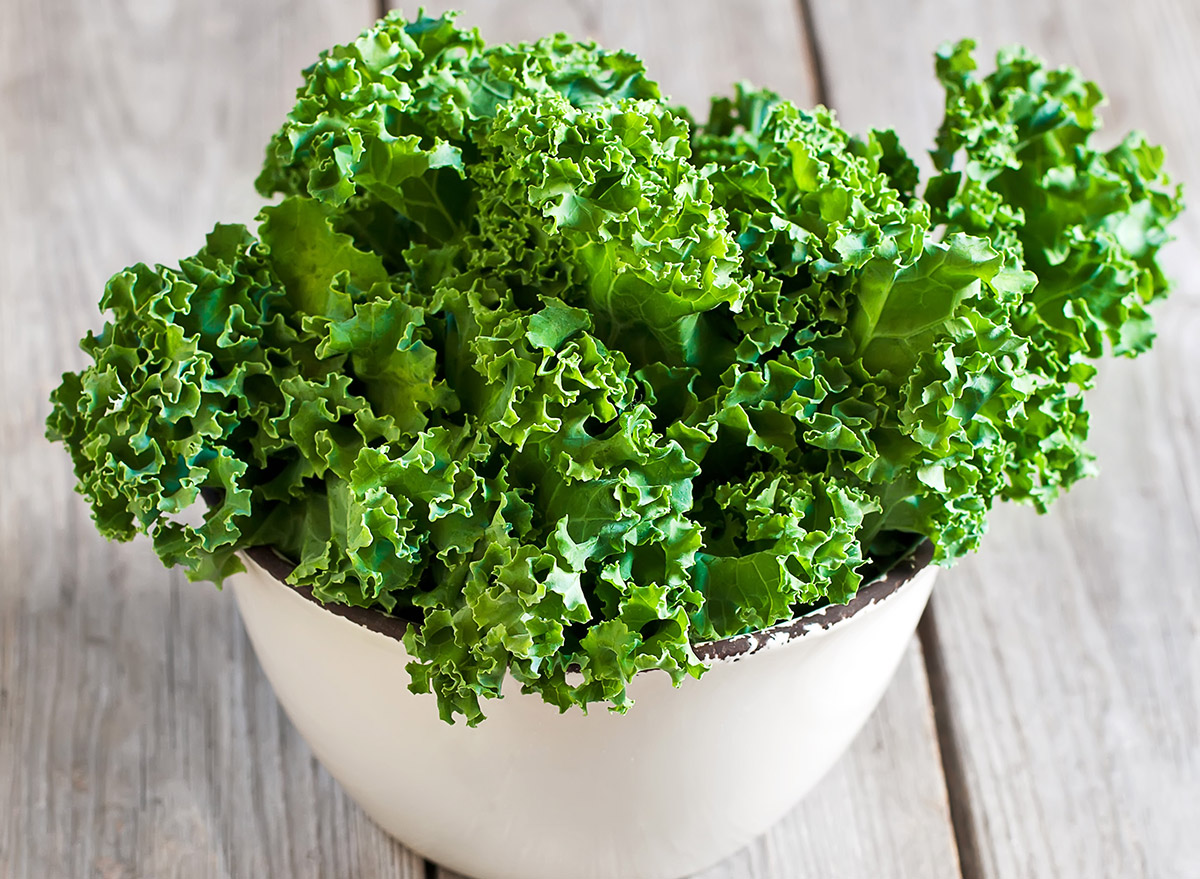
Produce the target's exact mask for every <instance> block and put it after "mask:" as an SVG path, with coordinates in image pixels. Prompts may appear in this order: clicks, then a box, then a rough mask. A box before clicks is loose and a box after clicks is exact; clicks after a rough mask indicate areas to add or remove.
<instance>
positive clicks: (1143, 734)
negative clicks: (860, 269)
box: [814, 0, 1200, 879]
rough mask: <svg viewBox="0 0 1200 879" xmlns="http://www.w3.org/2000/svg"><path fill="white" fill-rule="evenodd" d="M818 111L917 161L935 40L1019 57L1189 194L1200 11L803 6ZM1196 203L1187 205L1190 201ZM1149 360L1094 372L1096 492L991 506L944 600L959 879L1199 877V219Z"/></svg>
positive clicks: (1194, 171) (862, 1)
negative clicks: (1098, 106)
mask: <svg viewBox="0 0 1200 879" xmlns="http://www.w3.org/2000/svg"><path fill="white" fill-rule="evenodd" d="M814 6H815V14H814V20H815V26H816V31H817V34H818V36H819V39H820V44H821V45H823V46H826V47H832V46H837V47H838V49H837V51H836V52H835V51H832V50H828V51H826V52H825V53H824V54H825V59H826V71H825V72H826V76H827V80H828V83H829V88H830V91H831V102H832V103H833V104H834V105H835V106H836V107H837V108H838V109H839V111H840V112H841V114H842V118H843V119H844V120H845V121H846V122H847V123H848V124H849V125H851V126H852V127H856V128H862V127H865V126H866V125H868V124H875V125H894V126H895V127H896V128H897V129H898V130H899V131H900V133H901V134H902V136H903V138H904V140H905V142H907V143H911V144H914V145H924V144H929V143H930V142H931V140H932V134H933V131H934V128H935V126H936V124H937V121H938V120H939V119H940V90H939V88H938V87H937V86H936V84H935V83H934V80H933V77H932V72H931V71H932V59H931V52H932V50H933V48H934V46H935V45H936V43H937V42H938V41H940V40H943V39H953V38H957V37H960V36H963V35H976V36H977V37H978V38H979V39H980V42H981V45H982V47H983V49H985V50H986V51H987V52H988V53H989V54H990V52H991V50H992V49H994V48H995V47H996V46H998V45H1002V44H1007V43H1012V42H1021V43H1025V44H1026V45H1029V46H1030V47H1031V48H1032V49H1034V50H1035V51H1038V52H1040V53H1042V54H1044V55H1045V56H1046V57H1048V58H1049V59H1050V60H1051V61H1052V62H1054V63H1069V64H1075V65H1077V66H1080V67H1082V68H1083V69H1084V71H1085V72H1086V73H1088V74H1089V75H1090V76H1091V77H1092V78H1094V79H1096V80H1097V81H1098V82H1099V83H1100V85H1101V87H1102V88H1103V89H1104V90H1105V91H1106V92H1107V93H1108V94H1109V96H1110V99H1111V106H1110V107H1108V108H1107V110H1106V114H1105V118H1106V121H1107V129H1108V131H1107V137H1108V139H1109V140H1113V139H1115V138H1116V137H1118V136H1119V134H1120V133H1123V132H1124V131H1125V130H1127V129H1128V128H1134V127H1135V128H1140V129H1143V130H1146V131H1148V132H1149V133H1150V135H1151V138H1152V140H1156V141H1161V142H1163V143H1165V144H1166V145H1167V148H1168V160H1169V161H1168V164H1169V166H1170V167H1171V168H1172V169H1173V171H1174V172H1175V174H1176V175H1177V176H1178V177H1179V178H1181V179H1183V180H1184V181H1186V182H1187V183H1189V184H1192V186H1193V187H1194V186H1195V184H1197V183H1200V154H1198V153H1197V151H1196V149H1195V144H1196V143H1197V138H1198V137H1200V117H1197V114H1196V113H1195V112H1193V109H1192V108H1194V107H1195V103H1196V95H1197V94H1200V62H1198V61H1197V57H1198V56H1197V52H1196V49H1197V47H1200V7H1198V6H1197V5H1196V4H1195V3H1192V2H1189V0H1152V2H1146V3H1138V4H1127V3H1120V2H1112V0H1109V2H1102V3H1095V2H1086V0H1068V2H1062V3H1056V4H1045V3H1037V2H1032V0H1023V2H1010V3H1005V4H986V5H985V4H961V3H956V4H950V3H936V4H931V3H922V2H916V0H912V2H903V3H897V4H893V5H892V6H890V7H889V12H888V15H887V16H886V17H885V16H882V15H879V14H878V7H877V5H876V4H873V3H869V2H866V0H854V2H843V0H838V2H834V0H816V2H814ZM1193 191H1194V190H1193ZM1178 231H1179V237H1180V239H1181V241H1180V242H1179V243H1178V244H1176V245H1174V246H1173V248H1172V249H1171V251H1170V252H1169V255H1168V257H1167V262H1168V265H1169V267H1170V270H1171V271H1172V272H1173V274H1174V275H1175V277H1176V278H1177V279H1178V281H1179V286H1178V289H1177V290H1176V292H1175V294H1174V297H1173V299H1172V300H1171V301H1170V302H1168V303H1166V304H1165V305H1164V306H1163V307H1161V308H1160V309H1159V310H1158V315H1159V329H1160V337H1159V340H1158V343H1157V347H1156V350H1155V351H1154V352H1153V353H1151V354H1150V355H1148V356H1146V357H1145V358H1143V359H1141V360H1139V361H1137V362H1133V363H1131V362H1126V361H1122V362H1119V363H1117V362H1111V361H1110V362H1106V363H1104V364H1103V365H1102V369H1103V373H1102V376H1101V380H1100V384H1099V387H1098V388H1097V389H1096V391H1095V392H1094V393H1093V395H1092V397H1091V406H1092V409H1093V411H1094V418H1093V422H1092V424H1093V428H1092V447H1093V449H1094V450H1095V451H1096V452H1097V454H1098V455H1099V460H1100V466H1101V476H1100V478H1099V479H1097V480H1093V481H1091V482H1090V483H1087V484H1085V485H1081V486H1079V487H1078V488H1077V489H1076V490H1075V491H1074V492H1073V493H1072V494H1071V496H1070V497H1068V498H1067V499H1065V500H1063V501H1062V502H1060V503H1059V504H1058V505H1057V506H1056V507H1055V509H1053V510H1052V511H1051V513H1050V514H1049V515H1048V516H1047V517H1044V518H1039V517H1037V516H1036V515H1034V514H1033V513H1032V512H1031V511H1029V510H1024V509H1001V510H998V511H997V512H996V513H995V514H994V517H993V522H992V532H991V534H990V535H989V537H988V539H987V541H986V543H985V546H984V548H983V550H982V551H981V552H980V553H978V554H977V555H976V556H975V557H974V558H971V559H970V560H968V561H966V562H965V563H963V564H962V565H961V566H960V567H959V568H958V569H956V570H955V571H953V572H952V573H951V574H950V575H949V576H947V577H946V580H945V581H944V582H943V583H941V584H940V585H939V588H938V590H937V594H936V596H935V598H934V609H935V614H936V633H935V635H934V637H935V638H936V645H933V646H934V647H935V649H937V650H938V651H939V653H940V655H941V658H942V659H943V661H944V667H945V670H946V680H945V682H944V683H945V696H946V701H945V704H944V705H941V706H939V707H940V708H944V709H945V710H946V711H947V713H948V715H949V719H950V723H951V724H952V727H953V732H954V739H955V741H956V742H957V743H958V745H959V748H960V751H959V753H958V755H957V757H958V762H959V763H960V764H961V766H962V768H963V778H962V779H961V785H962V792H963V794H964V797H965V800H966V801H965V802H963V801H960V802H959V803H958V804H957V805H958V806H959V807H960V808H959V812H960V815H959V817H960V818H961V819H962V821H963V823H964V827H963V830H964V833H965V835H966V836H967V837H968V839H973V840H974V845H973V848H974V854H973V855H972V854H971V852H970V851H968V849H969V848H970V846H967V847H964V851H963V854H964V875H967V876H979V877H996V879H1001V877H1003V879H1007V877H1017V876H1031V875H1039V876H1041V875H1045V876H1089V877H1090V876H1113V877H1136V876H1155V877H1167V876H1170V877H1184V876H1194V875H1196V870H1197V869H1198V865H1200V836H1197V834H1196V833H1195V827H1196V824H1197V822H1198V821H1200V596H1198V589H1197V586H1198V585H1200V575H1198V574H1197V571H1198V570H1200V463H1198V459H1197V456H1196V449H1197V447H1200V419H1198V417H1197V414H1196V413H1197V412H1200V388H1198V387H1197V385H1196V382H1195V376H1196V375H1197V374H1200V349H1197V347H1196V344H1195V339H1196V338H1197V337H1198V335H1200V214H1198V213H1197V212H1195V211H1193V212H1192V213H1191V214H1190V215H1187V216H1186V217H1185V218H1184V220H1183V222H1182V223H1181V224H1180V228H1179V230H1178Z"/></svg>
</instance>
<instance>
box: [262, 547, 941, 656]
mask: <svg viewBox="0 0 1200 879" xmlns="http://www.w3.org/2000/svg"><path fill="white" fill-rule="evenodd" d="M246 555H248V556H249V557H250V558H251V559H252V560H253V561H254V563H255V564H257V565H258V566H259V567H261V568H262V569H263V570H265V571H266V572H267V573H268V574H270V575H271V576H272V577H274V578H275V579H277V580H279V581H280V582H281V583H286V582H287V578H288V575H290V574H291V573H292V570H293V569H294V568H295V565H293V564H292V563H291V562H289V561H288V560H287V559H285V558H283V557H282V556H280V555H279V554H278V553H276V552H275V550H273V549H272V548H271V547H269V546H256V547H252V548H250V549H248V550H246ZM932 559H933V544H931V543H930V542H929V541H928V540H922V541H921V542H920V543H919V544H917V545H916V546H915V547H914V548H913V549H912V550H911V551H910V552H909V553H908V554H907V555H905V556H904V557H902V558H901V559H900V560H899V561H897V562H896V563H895V564H893V565H892V566H891V567H890V568H889V569H888V570H887V571H886V572H884V573H882V574H880V575H878V576H877V577H875V578H874V579H872V580H871V581H870V582H869V583H865V584H863V586H862V587H861V588H860V589H859V590H858V592H857V593H856V594H855V596H854V597H853V598H852V599H850V601H848V602H847V603H846V604H825V605H822V606H821V607H817V608H813V609H811V610H808V611H806V612H803V613H801V614H799V615H797V616H796V617H794V618H793V619H790V620H785V621H784V622H782V623H776V624H775V625H774V626H771V627H770V628H767V629H762V630H760V631H757V632H747V633H745V634H741V635H732V636H730V637H728V638H722V639H721V640H720V641H706V642H704V643H702V644H696V645H694V647H693V649H694V650H695V652H696V656H697V657H699V658H700V659H703V660H715V659H733V658H736V657H740V656H748V655H749V654H751V653H754V652H756V651H758V650H761V649H762V648H763V647H765V646H767V644H769V643H771V642H772V641H778V640H780V639H782V640H783V641H790V640H792V639H794V638H798V637H800V636H801V635H803V634H804V633H805V632H809V631H813V630H815V629H827V628H829V627H830V626H832V625H833V624H834V623H837V622H839V621H840V620H844V619H846V618H847V617H850V616H853V615H854V614H856V613H857V612H858V611H860V610H862V609H863V608H864V607H868V606H869V605H872V604H875V603H876V602H879V601H882V600H883V599H884V598H887V597H888V596H889V595H891V594H892V593H893V592H895V591H896V590H897V589H899V588H900V587H901V586H903V585H904V584H905V583H907V582H908V581H910V580H911V579H912V578H913V577H915V576H916V575H917V573H918V572H920V571H921V570H922V569H923V568H925V567H926V566H927V565H928V564H929V563H930V561H931V560H932ZM290 588H292V589H295V590H296V592H298V593H299V594H301V595H303V596H304V597H305V598H307V599H308V600H309V601H312V602H313V603H315V604H318V605H320V606H321V607H323V608H325V610H327V611H329V612H330V613H333V614H336V615H337V616H340V617H345V618H346V619H348V620H350V621H351V622H353V623H357V624H358V625H360V626H365V627H366V628H368V629H370V630H372V631H374V632H379V633H380V634H381V635H386V636H388V637H389V638H395V639H396V640H400V639H401V638H402V637H403V635H404V630H405V629H406V628H407V627H408V622H409V621H408V620H405V619H403V618H402V617H397V616H392V615H390V614H387V613H384V612H383V611H382V610H377V609H374V608H367V607H353V606H351V605H348V604H336V603H332V602H330V603H325V602H322V601H321V600H320V599H319V598H317V597H316V596H315V595H313V591H312V589H311V588H310V587H308V586H292V587H290Z"/></svg>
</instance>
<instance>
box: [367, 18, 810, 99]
mask: <svg viewBox="0 0 1200 879" xmlns="http://www.w3.org/2000/svg"><path fill="white" fill-rule="evenodd" d="M389 5H390V6H391V7H392V8H397V9H400V10H402V11H403V12H404V13H405V14H406V15H409V16H412V15H415V14H416V11H417V8H418V7H419V6H424V7H425V10H426V11H427V13H429V14H430V15H436V14H439V13H441V12H443V11H446V10H451V9H458V10H461V11H462V13H463V15H462V18H461V19H460V22H461V23H463V24H468V25H473V26H476V27H478V28H479V29H480V30H481V31H482V32H483V36H484V38H485V39H486V40H488V41H489V42H506V41H515V40H536V39H538V38H539V37H544V36H546V35H547V34H552V33H555V32H557V31H563V32H565V33H568V34H570V35H571V36H572V37H575V38H576V39H580V40H583V39H591V40H596V41H597V42H599V43H600V44H601V45H602V46H604V47H606V48H609V49H629V50H631V51H633V52H637V53H638V54H639V55H641V56H642V60H643V61H645V62H646V68H647V70H648V72H649V74H650V76H651V78H652V79H656V80H658V82H659V84H660V85H661V86H662V89H663V92H664V94H666V95H668V96H669V97H670V99H671V100H672V101H673V102H674V103H678V104H681V105H683V106H686V107H688V108H690V109H691V110H693V111H695V112H698V113H704V112H705V111H707V109H708V100H709V98H710V97H711V96H712V95H714V94H728V93H729V92H730V91H731V85H732V84H733V83H734V82H736V81H737V80H739V79H748V80H750V81H751V82H756V83H760V84H768V83H769V84H770V85H771V87H772V88H774V89H776V90H777V91H779V92H781V93H782V94H785V95H788V96H789V97H792V98H793V99H795V100H796V101H798V102H800V103H802V104H809V103H812V102H813V101H814V100H816V85H815V83H816V80H815V77H814V70H813V68H812V65H811V64H810V61H809V54H808V52H807V49H806V43H805V39H804V29H803V25H802V23H801V19H800V13H799V6H797V4H796V3H795V2H794V0H739V2H738V3H736V4H731V3H727V2H722V0H652V2H645V0H434V2H420V3H418V2H397V0H391V2H390V3H389Z"/></svg>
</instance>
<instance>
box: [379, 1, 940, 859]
mask: <svg viewBox="0 0 1200 879" xmlns="http://www.w3.org/2000/svg"><path fill="white" fill-rule="evenodd" d="M425 5H426V8H427V9H428V10H429V11H430V12H431V13H437V12H440V11H442V10H443V9H461V10H463V16H462V19H461V21H462V22H463V23H464V24H470V25H475V26H478V27H479V28H480V30H481V31H482V32H483V35H484V37H485V38H486V39H487V40H489V41H493V42H495V41H501V40H529V39H536V38H537V37H540V36H543V35H545V34H547V33H553V32H554V31H558V30H561V31H566V32H568V33H570V34H572V35H573V36H576V37H579V38H585V37H586V38H591V39H595V40H597V41H599V42H600V43H601V45H604V46H608V47H626V48H629V49H632V50H634V51H636V52H638V53H639V54H640V55H641V56H642V58H643V60H644V61H645V62H646V67H647V69H648V71H649V73H650V75H651V76H652V77H653V78H655V79H657V80H658V81H659V82H660V84H661V85H662V87H663V90H664V91H665V92H666V93H667V94H670V95H672V96H674V98H675V99H676V100H678V101H679V102H680V103H683V104H686V105H687V106H689V107H690V108H692V109H693V110H694V111H697V112H700V113H703V112H704V111H705V109H706V107H707V101H708V97H709V96H711V95H713V94H716V93H721V92H723V91H727V90H728V87H729V84H730V83H732V82H734V81H736V80H738V79H742V78H745V79H750V80H752V81H755V82H759V83H764V84H770V85H771V86H772V87H773V88H776V89H778V90H779V91H780V92H782V93H784V94H787V95H789V96H792V97H793V98H794V99H796V100H797V101H799V102H801V103H804V104H809V103H812V102H813V101H815V99H816V93H817V90H816V83H815V79H814V72H813V69H812V67H811V65H810V64H809V62H808V53H807V48H806V40H805V34H804V30H803V24H802V20H801V17H800V13H799V7H798V6H797V5H795V4H794V3H792V2H790V0H789V2H779V0H750V2H741V3H738V4H737V5H736V7H734V6H731V5H730V4H728V3H720V2H713V0H704V2H694V0H669V2H663V0H655V2H652V3H644V2H640V0H621V2H580V0H576V2H570V3H562V2H557V0H526V2H520V3H512V2H508V3H495V2H490V0H450V2H434V3H432V4H425ZM403 8H404V10H405V11H406V12H407V13H408V14H410V15H411V14H413V12H414V11H415V9H410V8H408V7H407V6H405V7H403ZM958 875H959V871H958V860H957V855H956V852H955V847H954V839H953V834H952V832H951V829H950V822H949V812H948V806H947V802H946V793H945V785H944V783H943V780H942V775H941V765H940V762H939V758H938V750H937V743H936V738H935V734H934V728H933V722H932V716H931V709H930V702H929V692H928V689H927V688H926V685H925V670H924V665H923V663H922V661H921V656H920V652H919V650H917V649H916V647H915V646H914V648H913V649H911V650H910V651H909V653H908V654H907V656H906V657H905V660H904V664H903V666H902V667H901V669H900V672H899V673H898V674H897V677H896V681H895V682H894V683H893V685H892V687H891V689H890V690H889V692H888V694H887V696H886V697H885V699H884V702H883V704H882V705H881V707H880V709H879V710H878V711H877V712H876V713H875V715H874V716H873V717H872V718H871V720H870V721H869V722H868V725H867V727H866V729H864V731H863V733H862V734H861V735H860V736H859V738H858V739H857V740H856V742H855V744H854V746H853V747H852V748H851V750H850V751H849V752H848V753H847V755H846V756H845V757H844V758H843V759H842V760H841V761H840V762H839V763H838V765H837V766H836V767H835V768H834V769H833V771H832V772H831V773H830V775H829V776H828V777H827V778H826V779H825V780H824V781H823V782H822V783H821V784H820V785H819V786H818V787H817V789H816V790H815V791H814V792H813V793H812V794H811V795H810V796H809V797H808V798H807V799H806V800H805V801H804V802H803V803H801V804H800V806H799V807H797V808H796V809H795V810H794V811H793V812H792V813H791V814H790V815H789V816H788V817H787V818H786V819H785V820H783V821H782V822H780V823H779V824H778V825H777V826H776V827H775V828H774V829H773V830H772V831H771V832H770V833H768V834H767V835H766V836H765V837H763V838H762V839H761V840H759V841H758V842H756V843H755V844H754V845H753V846H751V847H749V848H747V849H745V850H744V851H742V852H740V853H738V854H737V855H735V856H734V857H732V858H730V859H729V860H728V861H726V862H724V863H722V864H720V865H718V866H716V867H714V868H712V869H711V870H707V871H705V872H704V873H702V874H700V876H698V877H696V879H802V877H818V876H819V877H859V876H863V877H865V876H880V877H889V879H904V877H913V879H942V877H946V879H950V877H957V876H958ZM439 876H440V877H441V879H456V874H452V873H450V872H449V871H441V872H440V873H439Z"/></svg>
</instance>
